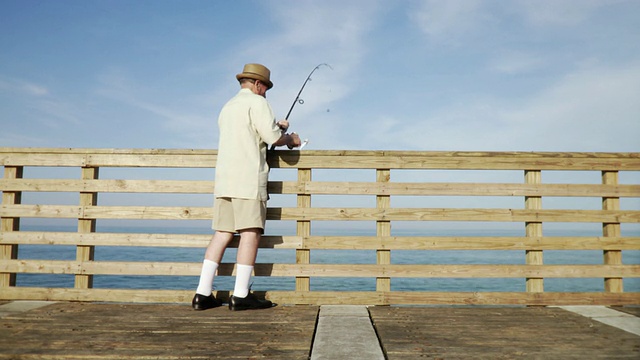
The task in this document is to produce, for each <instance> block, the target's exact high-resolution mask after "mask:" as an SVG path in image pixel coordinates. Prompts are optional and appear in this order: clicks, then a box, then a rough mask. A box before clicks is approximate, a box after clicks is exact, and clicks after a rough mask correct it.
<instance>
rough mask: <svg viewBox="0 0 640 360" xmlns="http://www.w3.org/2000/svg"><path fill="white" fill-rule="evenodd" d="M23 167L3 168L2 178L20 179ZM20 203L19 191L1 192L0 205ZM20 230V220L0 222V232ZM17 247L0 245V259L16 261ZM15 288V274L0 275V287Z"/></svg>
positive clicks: (10, 219)
mask: <svg viewBox="0 0 640 360" xmlns="http://www.w3.org/2000/svg"><path fill="white" fill-rule="evenodd" d="M23 172H24V167H22V166H5V167H4V177H5V178H6V179H21V178H22V176H23ZM21 202H22V192H21V191H3V192H2V204H4V205H15V204H20V203H21ZM19 230H20V218H13V217H5V218H2V219H1V220H0V231H1V232H10V231H19ZM17 258H18V245H0V259H17ZM6 286H16V274H15V273H0V287H6Z"/></svg>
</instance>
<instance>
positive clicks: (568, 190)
mask: <svg viewBox="0 0 640 360" xmlns="http://www.w3.org/2000/svg"><path fill="white" fill-rule="evenodd" d="M292 186H293V185H292V184H290V183H288V182H283V183H282V184H281V185H280V188H281V189H282V193H285V194H286V193H290V192H292V191H297V192H303V193H306V194H319V195H320V194H323V195H404V196H409V195H421V196H562V197H602V196H617V197H640V185H595V184H593V185H591V184H515V183H427V182H423V183H412V182H406V183H405V182H399V183H391V182H388V183H373V182H307V183H303V184H301V188H299V189H295V190H294V189H291V187H292Z"/></svg>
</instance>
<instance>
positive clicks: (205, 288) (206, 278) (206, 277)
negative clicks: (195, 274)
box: [196, 259, 219, 296]
mask: <svg viewBox="0 0 640 360" xmlns="http://www.w3.org/2000/svg"><path fill="white" fill-rule="evenodd" d="M218 266H219V265H218V263H216V262H214V261H211V260H207V259H204V261H203V262H202V272H201V273H200V283H199V284H198V289H197V290H196V294H200V295H204V296H209V295H211V290H213V277H214V276H215V274H216V270H218Z"/></svg>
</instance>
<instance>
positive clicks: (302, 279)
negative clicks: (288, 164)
mask: <svg viewBox="0 0 640 360" xmlns="http://www.w3.org/2000/svg"><path fill="white" fill-rule="evenodd" d="M306 181H311V169H298V183H300V184H301V183H303V182H306ZM297 200H298V207H299V208H309V207H311V195H309V194H298V198H297ZM296 227H297V229H296V234H297V235H298V236H302V237H306V236H309V235H311V221H309V220H298V221H297V223H296ZM310 262H311V250H309V249H296V264H309V263H310ZM310 288H311V287H310V280H309V277H308V276H297V277H296V291H309V290H310Z"/></svg>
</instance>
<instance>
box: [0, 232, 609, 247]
mask: <svg viewBox="0 0 640 360" xmlns="http://www.w3.org/2000/svg"><path fill="white" fill-rule="evenodd" d="M210 240H211V235H202V234H142V233H86V234H81V233H69V232H41V231H20V232H15V233H9V232H0V244H43V245H85V246H150V247H178V248H182V247H191V248H202V247H203V246H206V245H207V244H208V243H209V241H210ZM238 241H239V237H238V236H236V237H235V238H234V240H233V241H232V242H231V243H230V244H229V247H230V248H237V247H238ZM259 246H260V247H261V248H272V249H296V248H300V247H302V238H301V237H299V236H263V237H262V238H261V239H260V245H259ZM617 247H618V246H617V245H616V248H617Z"/></svg>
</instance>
